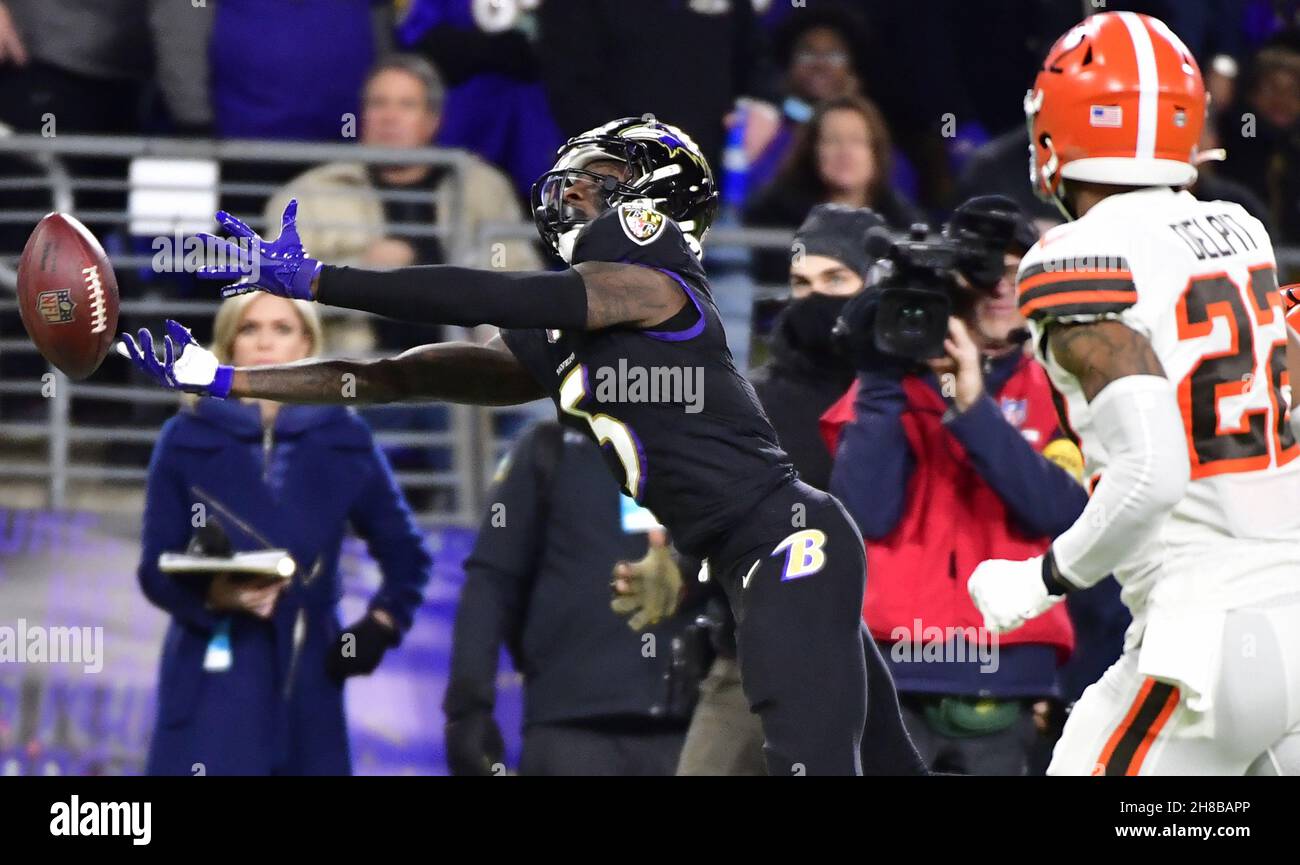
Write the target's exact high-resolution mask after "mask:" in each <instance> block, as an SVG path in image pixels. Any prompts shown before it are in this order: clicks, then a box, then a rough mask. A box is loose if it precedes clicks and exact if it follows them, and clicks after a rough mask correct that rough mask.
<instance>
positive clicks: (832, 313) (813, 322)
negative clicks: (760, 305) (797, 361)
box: [776, 294, 849, 368]
mask: <svg viewBox="0 0 1300 865" xmlns="http://www.w3.org/2000/svg"><path fill="white" fill-rule="evenodd" d="M848 301H849V298H848V297H846V296H845V297H833V296H831V295H827V294H810V295H808V296H807V297H805V298H801V299H799V300H795V301H792V302H791V303H790V305H789V306H787V307H786V308H785V311H783V312H782V313H781V316H780V318H779V319H778V320H777V324H776V329H777V336H778V339H780V340H783V341H784V342H785V343H786V345H787V346H788V347H789V349H791V350H792V351H793V352H794V353H795V354H798V355H800V356H802V357H804V358H805V359H807V360H808V361H809V362H811V363H813V364H814V365H816V366H820V367H829V368H837V367H846V368H847V366H848V364H847V362H846V361H844V360H843V359H842V358H841V357H840V356H839V354H838V353H836V351H835V349H834V347H833V346H832V344H831V329H832V328H834V327H835V320H836V319H837V318H839V315H840V312H841V311H842V310H843V309H844V304H846V303H848Z"/></svg>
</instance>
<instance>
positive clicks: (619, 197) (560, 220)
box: [532, 117, 718, 261]
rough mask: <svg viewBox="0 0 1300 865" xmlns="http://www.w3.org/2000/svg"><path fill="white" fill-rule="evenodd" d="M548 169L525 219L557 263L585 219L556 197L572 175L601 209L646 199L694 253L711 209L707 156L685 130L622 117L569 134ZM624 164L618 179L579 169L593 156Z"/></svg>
mask: <svg viewBox="0 0 1300 865" xmlns="http://www.w3.org/2000/svg"><path fill="white" fill-rule="evenodd" d="M557 155H558V158H557V159H556V161H555V167H554V168H552V169H551V170H550V171H548V172H546V173H545V174H543V175H542V176H541V177H539V178H538V179H537V182H536V183H534V184H533V193H532V205H533V222H534V223H536V225H537V231H538V233H540V234H541V236H542V239H543V240H545V241H546V242H547V243H548V244H550V246H551V248H552V249H554V250H555V251H556V253H557V254H558V255H559V256H560V257H561V258H562V259H564V260H565V261H568V260H569V256H570V255H571V253H572V251H573V242H574V240H575V239H576V237H577V234H578V231H580V230H581V229H582V226H583V225H585V224H586V223H587V221H588V220H587V217H586V216H584V215H583V214H582V213H580V212H578V211H576V210H575V209H574V208H573V207H571V206H570V205H568V204H566V203H565V201H564V193H565V190H567V189H568V188H569V187H570V185H571V184H573V183H574V182H575V181H577V180H578V179H585V180H588V181H591V182H592V183H594V184H595V185H596V186H597V187H598V188H599V190H600V197H601V198H602V199H603V201H604V204H605V206H606V207H615V206H617V205H618V204H621V203H622V202H625V201H649V202H650V203H651V204H652V205H653V206H654V208H655V210H657V211H659V212H660V213H662V214H664V215H665V216H667V217H668V218H670V219H672V220H673V221H674V222H676V223H677V225H678V227H679V228H681V230H682V233H683V234H685V235H686V237H687V240H688V241H689V242H690V243H691V245H692V247H693V248H694V250H695V252H696V254H697V255H698V254H699V252H700V249H699V246H700V243H701V242H702V241H703V240H704V234H705V232H707V231H708V230H709V225H710V224H712V222H713V217H714V215H715V214H716V213H717V209H718V192H717V187H716V186H715V184H714V182H713V172H712V171H711V170H710V169H709V163H708V160H706V159H705V158H704V155H703V154H702V153H700V149H699V148H698V147H697V146H696V145H695V142H694V141H692V140H691V138H690V136H688V135H687V134H686V133H685V132H682V131H681V130H680V129H678V128H677V127H675V126H670V125H668V124H667V123H661V122H659V121H658V120H655V119H654V118H643V117H624V118H623V119H622V120H615V121H612V122H610V123H606V124H605V125H604V126H598V127H596V128H595V129H592V130H589V131H587V132H584V133H582V134H581V135H578V136H576V137H574V138H570V139H569V140H568V141H566V142H565V143H564V146H563V147H561V148H560V149H559V150H558V151H557ZM602 159H609V160H617V161H619V162H622V163H625V164H626V165H627V167H628V171H627V173H626V175H625V177H624V179H623V180H622V181H619V180H616V179H614V178H612V177H607V176H604V175H600V174H597V173H595V172H592V171H588V170H586V166H587V165H589V164H591V163H592V162H595V161H597V160H602Z"/></svg>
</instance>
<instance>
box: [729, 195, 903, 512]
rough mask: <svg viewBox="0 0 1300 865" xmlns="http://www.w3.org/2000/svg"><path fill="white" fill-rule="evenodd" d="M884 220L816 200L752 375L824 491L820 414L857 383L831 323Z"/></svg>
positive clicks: (857, 280)
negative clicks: (869, 236)
mask: <svg viewBox="0 0 1300 865" xmlns="http://www.w3.org/2000/svg"><path fill="white" fill-rule="evenodd" d="M880 225H883V222H882V220H881V219H880V217H879V216H877V215H876V214H874V213H872V212H871V211H870V210H866V209H860V210H859V209H854V208H849V207H845V206H844V205H839V204H819V205H817V206H816V207H814V208H813V209H812V211H811V212H810V213H809V214H808V218H807V219H806V220H804V223H803V225H801V226H800V227H799V230H798V231H797V232H796V233H795V237H794V244H793V251H792V253H791V257H790V276H789V279H790V302H789V304H788V305H787V306H786V308H785V309H784V310H783V311H782V312H781V314H780V315H779V316H777V320H776V325H775V327H774V328H773V332H772V340H771V358H770V359H769V360H768V362H767V363H765V364H763V365H762V366H760V367H758V368H757V369H755V370H754V371H753V372H752V373H751V374H750V381H752V382H753V384H754V390H755V392H757V394H758V398H759V401H760V402H762V404H763V408H764V410H765V411H766V412H767V416H768V418H769V419H770V420H771V421H772V426H773V427H774V428H775V429H776V434H777V438H778V439H779V440H780V442H781V447H782V448H784V449H785V452H786V453H787V454H789V455H790V461H791V462H793V463H794V464H795V467H796V468H797V469H798V470H799V477H800V478H801V479H802V480H803V481H805V482H806V483H809V484H811V485H812V486H814V487H817V489H819V490H824V489H827V488H828V487H829V486H830V480H831V455H830V452H829V451H828V450H827V449H826V443H825V442H824V441H823V440H822V437H821V432H820V430H819V428H818V424H817V421H818V419H819V418H820V417H821V416H822V413H823V412H825V411H826V409H828V408H830V406H831V404H832V403H834V402H835V401H836V400H838V399H839V398H840V397H841V396H843V395H844V391H845V390H847V389H848V387H849V385H851V384H852V383H853V377H854V371H853V367H852V366H851V365H850V364H849V362H848V361H847V360H846V359H845V358H844V357H843V356H842V355H841V354H840V353H839V352H838V351H837V350H836V349H835V347H834V345H833V344H832V341H831V330H832V329H833V328H834V327H835V320H836V319H837V318H838V317H839V314H840V312H841V311H842V310H843V309H844V304H845V303H847V302H848V299H849V298H850V297H852V296H853V295H855V294H857V293H858V292H860V291H862V287H863V285H865V284H866V277H867V271H868V270H869V269H870V267H871V257H870V256H869V255H868V254H867V249H866V244H865V243H864V242H863V238H864V237H865V236H866V233H867V231H868V230H870V229H872V228H874V227H877V226H880Z"/></svg>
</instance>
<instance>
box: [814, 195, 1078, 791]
mask: <svg viewBox="0 0 1300 865" xmlns="http://www.w3.org/2000/svg"><path fill="white" fill-rule="evenodd" d="M1009 206H1010V202H1006V201H1005V200H997V199H994V200H992V201H989V200H984V201H980V200H978V199H977V200H976V201H973V202H968V203H967V204H965V205H963V208H962V209H963V211H966V212H975V213H978V212H984V211H989V210H1002V211H1004V212H1005V210H1006V209H1007V207H1009ZM1032 242H1033V231H1032V229H1031V228H1030V226H1029V224H1028V222H1027V221H1025V220H1023V219H1022V221H1021V226H1020V228H1019V229H1018V230H1017V232H1016V241H1015V245H1014V248H1011V249H1008V251H1007V253H1006V256H1005V262H1006V271H1005V274H1004V276H1003V277H1002V279H1001V280H1000V281H999V282H998V283H997V285H996V286H995V287H993V289H992V292H991V293H990V294H988V295H980V296H979V297H978V298H977V299H976V300H975V301H974V305H973V310H971V311H970V312H969V313H965V315H966V316H967V319H966V321H965V322H963V321H962V320H961V319H959V318H957V317H953V318H952V319H950V323H949V339H948V342H947V353H948V356H947V357H946V358H943V359H941V360H937V361H930V362H929V363H928V367H927V365H918V364H916V363H914V362H911V361H907V360H904V359H901V358H897V357H893V356H889V355H885V354H883V353H881V352H880V351H879V350H878V349H877V348H876V346H875V342H874V340H873V339H872V338H871V334H872V332H873V331H872V328H873V327H874V323H875V315H874V312H875V307H876V306H877V305H878V299H879V295H870V296H864V297H862V298H860V299H859V300H856V301H854V303H855V304H856V305H857V308H856V309H852V310H850V309H846V311H845V317H846V319H847V320H849V321H850V322H851V324H852V325H853V328H854V330H855V333H856V334H857V335H858V336H859V337H860V338H857V339H854V341H853V349H852V353H853V356H854V357H853V359H854V362H855V365H856V366H857V368H858V371H859V372H858V380H857V382H856V383H855V386H854V387H853V389H851V390H850V391H849V392H848V393H847V394H845V395H844V398H843V399H842V400H841V401H840V402H838V403H837V404H836V405H835V406H833V407H832V408H831V409H830V410H829V411H828V412H827V413H826V415H825V417H824V421H823V423H824V428H825V429H826V432H827V439H828V442H829V443H830V444H831V446H832V447H833V448H835V463H834V467H833V469H832V474H831V491H832V492H833V493H834V494H835V495H836V496H838V497H839V498H840V500H841V501H842V502H844V505H845V507H846V508H848V510H849V512H850V513H851V514H852V515H853V517H854V518H855V520H856V521H857V523H858V527H859V528H860V529H861V530H862V535H863V537H864V538H865V539H866V541H867V573H868V579H867V594H866V600H865V602H864V604H863V618H864V619H865V620H866V622H867V625H868V626H869V627H870V629H871V633H872V634H873V635H874V636H875V637H876V639H877V640H878V641H880V643H881V650H882V652H883V653H884V654H885V655H886V657H887V658H888V659H889V665H890V667H891V669H892V671H893V674H894V680H895V682H896V683H897V685H898V690H899V694H900V698H901V702H902V704H903V713H904V718H905V720H906V722H907V726H908V730H909V731H910V732H911V734H912V738H913V739H914V741H915V742H916V744H917V747H918V748H919V749H920V751H921V755H922V757H923V758H924V759H925V760H926V762H927V763H928V764H929V766H930V768H931V769H932V770H938V771H949V772H959V773H964V774H1008V775H1019V774H1024V773H1026V772H1027V770H1028V768H1029V764H1030V756H1031V749H1032V746H1033V745H1034V742H1035V740H1036V729H1037V726H1036V719H1035V715H1036V713H1038V714H1040V715H1041V714H1043V713H1044V712H1045V709H1046V704H1045V703H1042V704H1041V706H1035V704H1036V703H1040V702H1041V701H1044V700H1045V699H1046V698H1049V697H1056V696H1058V695H1059V683H1058V680H1057V668H1058V666H1059V665H1060V663H1061V662H1063V661H1064V660H1065V658H1067V657H1068V656H1069V654H1070V652H1071V650H1072V648H1073V646H1074V635H1073V632H1072V628H1071V625H1070V620H1069V617H1068V614H1067V612H1066V611H1065V610H1063V609H1059V608H1054V609H1053V610H1052V611H1051V612H1049V613H1047V614H1044V615H1043V616H1040V617H1038V618H1036V619H1033V620H1031V621H1030V622H1028V623H1026V624H1025V625H1024V626H1023V627H1021V628H1019V629H1017V630H1016V631H1013V632H1011V633H1009V634H1005V635H1002V636H1001V637H997V636H996V635H991V634H988V633H987V632H986V631H985V630H984V628H983V620H982V618H981V616H980V614H979V613H978V611H977V610H976V609H975V606H974V604H973V603H972V602H971V600H970V597H969V595H968V594H967V591H966V580H967V578H968V577H969V576H970V574H971V572H972V571H973V570H974V568H975V566H976V565H978V564H979V563H980V562H981V561H983V560H984V559H990V558H1010V559H1016V558H1023V557H1025V556H1031V555H1035V554H1038V553H1041V552H1042V551H1043V550H1045V549H1046V548H1047V546H1048V544H1049V543H1050V541H1051V538H1052V537H1054V536H1055V535H1057V534H1059V533H1060V532H1062V531H1064V530H1065V529H1066V528H1068V527H1069V526H1070V525H1071V524H1073V522H1074V521H1075V519H1076V518H1077V517H1078V515H1079V514H1080V513H1081V512H1082V511H1083V508H1084V505H1085V504H1086V503H1087V498H1088V496H1087V493H1086V492H1085V490H1084V489H1083V487H1082V485H1081V484H1080V483H1079V482H1078V480H1077V479H1076V478H1075V477H1074V476H1072V475H1071V473H1069V472H1067V471H1065V470H1063V469H1062V468H1061V467H1059V466H1058V465H1055V464H1054V463H1053V461H1052V460H1051V459H1049V456H1051V455H1053V453H1054V452H1059V453H1061V454H1062V455H1063V456H1064V458H1065V459H1067V460H1069V461H1072V462H1074V463H1076V464H1078V463H1080V462H1081V457H1080V456H1079V454H1078V448H1077V447H1076V446H1075V445H1074V444H1073V443H1072V442H1071V441H1069V440H1068V439H1066V438H1065V437H1064V436H1063V434H1062V432H1061V430H1060V429H1059V428H1058V426H1057V418H1056V410H1055V406H1054V403H1053V400H1052V390H1051V386H1050V384H1049V383H1048V379H1047V374H1046V373H1045V372H1044V371H1043V369H1042V367H1040V366H1039V365H1038V364H1037V363H1035V362H1034V360H1033V359H1032V358H1030V357H1029V356H1028V355H1026V354H1025V352H1024V351H1023V350H1022V348H1021V340H1022V337H1020V334H1021V332H1022V330H1023V326H1024V322H1023V320H1022V319H1021V318H1020V315H1019V312H1018V310H1017V306H1016V300H1015V274H1016V269H1017V267H1018V265H1019V263H1020V256H1021V254H1023V252H1024V251H1025V249H1027V248H1028V246H1029V245H1031V244H1032ZM940 374H943V375H945V376H950V378H948V380H947V383H946V384H941V382H940V380H939V378H938V375H940ZM1058 458H1060V457H1058Z"/></svg>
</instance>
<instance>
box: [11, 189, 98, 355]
mask: <svg viewBox="0 0 1300 865" xmlns="http://www.w3.org/2000/svg"><path fill="white" fill-rule="evenodd" d="M18 302H19V314H20V315H21V316H22V320H23V326H24V327H26V328H27V335H28V336H30V337H31V339H32V342H34V343H35V344H36V347H37V348H38V349H40V352H41V355H42V356H44V358H45V359H46V360H48V361H49V362H50V363H52V364H54V365H55V366H56V367H58V368H59V369H60V370H62V371H63V372H64V373H65V374H66V375H67V376H68V377H69V378H74V379H78V380H80V379H84V378H87V377H88V376H90V375H91V373H93V372H94V371H95V370H96V369H98V368H99V364H100V362H102V361H103V360H104V356H105V355H106V354H108V350H109V348H110V347H112V345H113V340H114V338H115V337H116V336H117V278H116V277H115V276H114V275H113V267H112V265H110V264H109V263H108V258H107V256H106V255H105V254H104V248H103V247H102V246H100V245H99V241H98V240H96V239H95V236H94V235H93V234H91V233H90V231H89V230H87V228H86V226H84V225H82V224H81V223H80V222H79V221H78V220H77V219H76V218H75V217H72V216H69V215H68V214H66V213H50V214H47V215H46V216H45V217H44V218H43V219H41V221H40V222H39V223H37V225H36V229H35V230H34V231H33V232H32V236H31V237H30V238H28V240H27V245H26V246H25V247H23V255H22V259H21V260H20V261H19V264H18Z"/></svg>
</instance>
